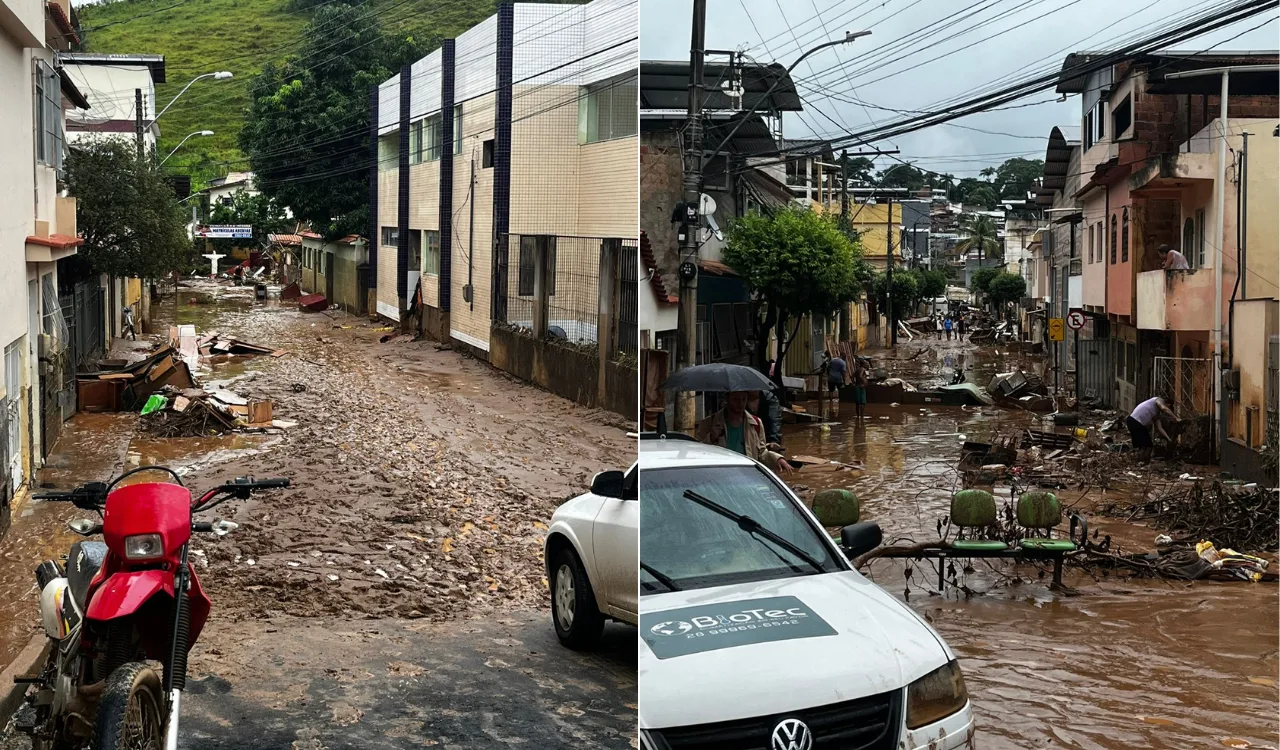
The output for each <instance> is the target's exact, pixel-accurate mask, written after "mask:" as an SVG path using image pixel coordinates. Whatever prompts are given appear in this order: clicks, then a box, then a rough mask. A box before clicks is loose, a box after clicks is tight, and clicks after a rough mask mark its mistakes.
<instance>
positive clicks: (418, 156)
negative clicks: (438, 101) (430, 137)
mask: <svg viewBox="0 0 1280 750" xmlns="http://www.w3.org/2000/svg"><path fill="white" fill-rule="evenodd" d="M409 163H410V164H421V163H422V120H418V121H417V122H415V123H411V124H410V125H409Z"/></svg>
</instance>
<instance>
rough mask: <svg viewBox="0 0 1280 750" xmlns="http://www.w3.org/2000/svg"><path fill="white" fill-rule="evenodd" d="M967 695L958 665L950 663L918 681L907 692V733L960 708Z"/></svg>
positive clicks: (965, 701) (966, 700) (962, 706)
mask: <svg viewBox="0 0 1280 750" xmlns="http://www.w3.org/2000/svg"><path fill="white" fill-rule="evenodd" d="M968 702H969V692H968V691H967V690H965V687H964V677H963V676H962V675H961V674H960V664H959V662H956V661H954V660H952V661H950V662H948V663H946V664H944V665H942V666H941V667H938V668H937V669H935V670H933V671H932V672H930V673H929V674H927V675H925V676H924V677H921V678H920V679H918V680H916V681H915V682H913V683H911V686H910V687H909V688H907V729H919V728H920V727H923V726H927V725H929V724H932V723H934V722H935V721H939V720H941V719H945V718H947V717H948V716H950V715H951V714H953V713H955V712H956V711H959V710H960V709H962V708H964V706H965V704H966V703H968Z"/></svg>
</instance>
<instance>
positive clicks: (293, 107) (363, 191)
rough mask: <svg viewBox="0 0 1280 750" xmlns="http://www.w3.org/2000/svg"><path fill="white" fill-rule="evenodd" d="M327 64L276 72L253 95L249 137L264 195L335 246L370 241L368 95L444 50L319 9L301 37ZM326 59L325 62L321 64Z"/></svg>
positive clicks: (363, 13)
mask: <svg viewBox="0 0 1280 750" xmlns="http://www.w3.org/2000/svg"><path fill="white" fill-rule="evenodd" d="M301 37H302V38H304V39H322V40H323V41H324V53H323V55H316V54H308V53H305V52H304V53H302V54H301V55H300V56H293V57H290V58H288V59H286V60H285V61H284V62H283V63H282V64H280V65H276V64H269V65H267V66H266V67H265V68H263V70H262V73H261V74H259V75H258V76H257V77H256V78H255V79H254V80H253V82H252V84H251V85H250V95H251V97H252V102H251V103H250V105H249V108H248V110H247V111H246V113H245V123H244V128H243V129H242V130H241V131H240V147H241V149H243V150H244V152H245V153H247V154H248V155H249V162H250V164H252V166H253V170H254V173H255V174H256V175H257V179H256V181H257V185H258V188H259V190H261V191H262V192H263V194H265V195H267V196H270V197H271V198H272V199H274V200H275V201H276V202H277V203H278V204H279V205H281V206H286V207H288V208H290V209H291V210H292V211H293V215H294V216H295V217H296V218H298V219H300V220H303V221H307V222H309V223H310V224H311V226H312V227H313V228H314V229H315V230H316V231H317V232H320V233H321V234H324V235H325V236H326V237H340V236H342V235H345V234H351V233H363V232H365V231H366V223H367V216H368V205H369V173H368V169H369V93H368V92H369V87H370V86H372V85H374V84H378V83H381V82H382V81H383V80H385V79H387V78H389V77H390V76H391V75H392V74H393V73H394V72H395V71H396V70H398V69H399V68H400V66H401V64H402V63H406V62H411V61H413V60H417V59H418V58H420V57H422V56H423V54H424V53H425V50H427V49H430V48H431V47H433V46H438V40H435V39H432V40H421V41H419V40H415V39H413V38H407V39H398V38H391V37H384V36H383V34H382V32H381V30H380V28H379V26H378V21H377V19H376V16H375V15H374V14H371V13H369V12H368V10H367V9H364V8H357V7H354V6H352V5H348V4H345V3H337V4H334V5H319V6H317V7H316V8H315V13H314V15H313V16H312V20H311V22H310V23H309V24H308V26H307V28H306V29H305V30H304V31H303V32H302V34H301ZM317 58H319V59H317Z"/></svg>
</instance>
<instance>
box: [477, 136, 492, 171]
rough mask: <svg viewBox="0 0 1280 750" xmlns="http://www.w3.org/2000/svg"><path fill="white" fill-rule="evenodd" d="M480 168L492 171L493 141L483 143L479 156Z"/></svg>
mask: <svg viewBox="0 0 1280 750" xmlns="http://www.w3.org/2000/svg"><path fill="white" fill-rule="evenodd" d="M480 168H481V169H493V139H492V138H490V139H489V140H487V141H485V142H484V146H483V147H482V153H481V155H480Z"/></svg>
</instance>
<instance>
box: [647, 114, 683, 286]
mask: <svg viewBox="0 0 1280 750" xmlns="http://www.w3.org/2000/svg"><path fill="white" fill-rule="evenodd" d="M683 171H684V168H683V165H682V164H681V161H680V143H679V140H678V136H677V135H676V134H675V133H670V132H661V133H641V134H640V229H642V230H643V231H644V232H645V234H646V235H647V236H648V238H649V243H650V245H651V246H652V247H653V254H654V258H655V259H656V260H657V261H658V265H659V266H660V270H661V273H662V278H663V282H664V283H665V284H666V286H667V289H670V290H675V289H677V288H678V287H679V286H680V282H679V280H678V279H677V278H676V268H677V267H679V265H680V249H679V240H678V239H677V232H676V229H677V227H676V225H675V224H672V223H671V212H672V211H673V210H674V209H675V204H676V203H677V202H678V201H679V200H680V197H681V193H682V191H683V185H682V182H681V180H682V177H683Z"/></svg>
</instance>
